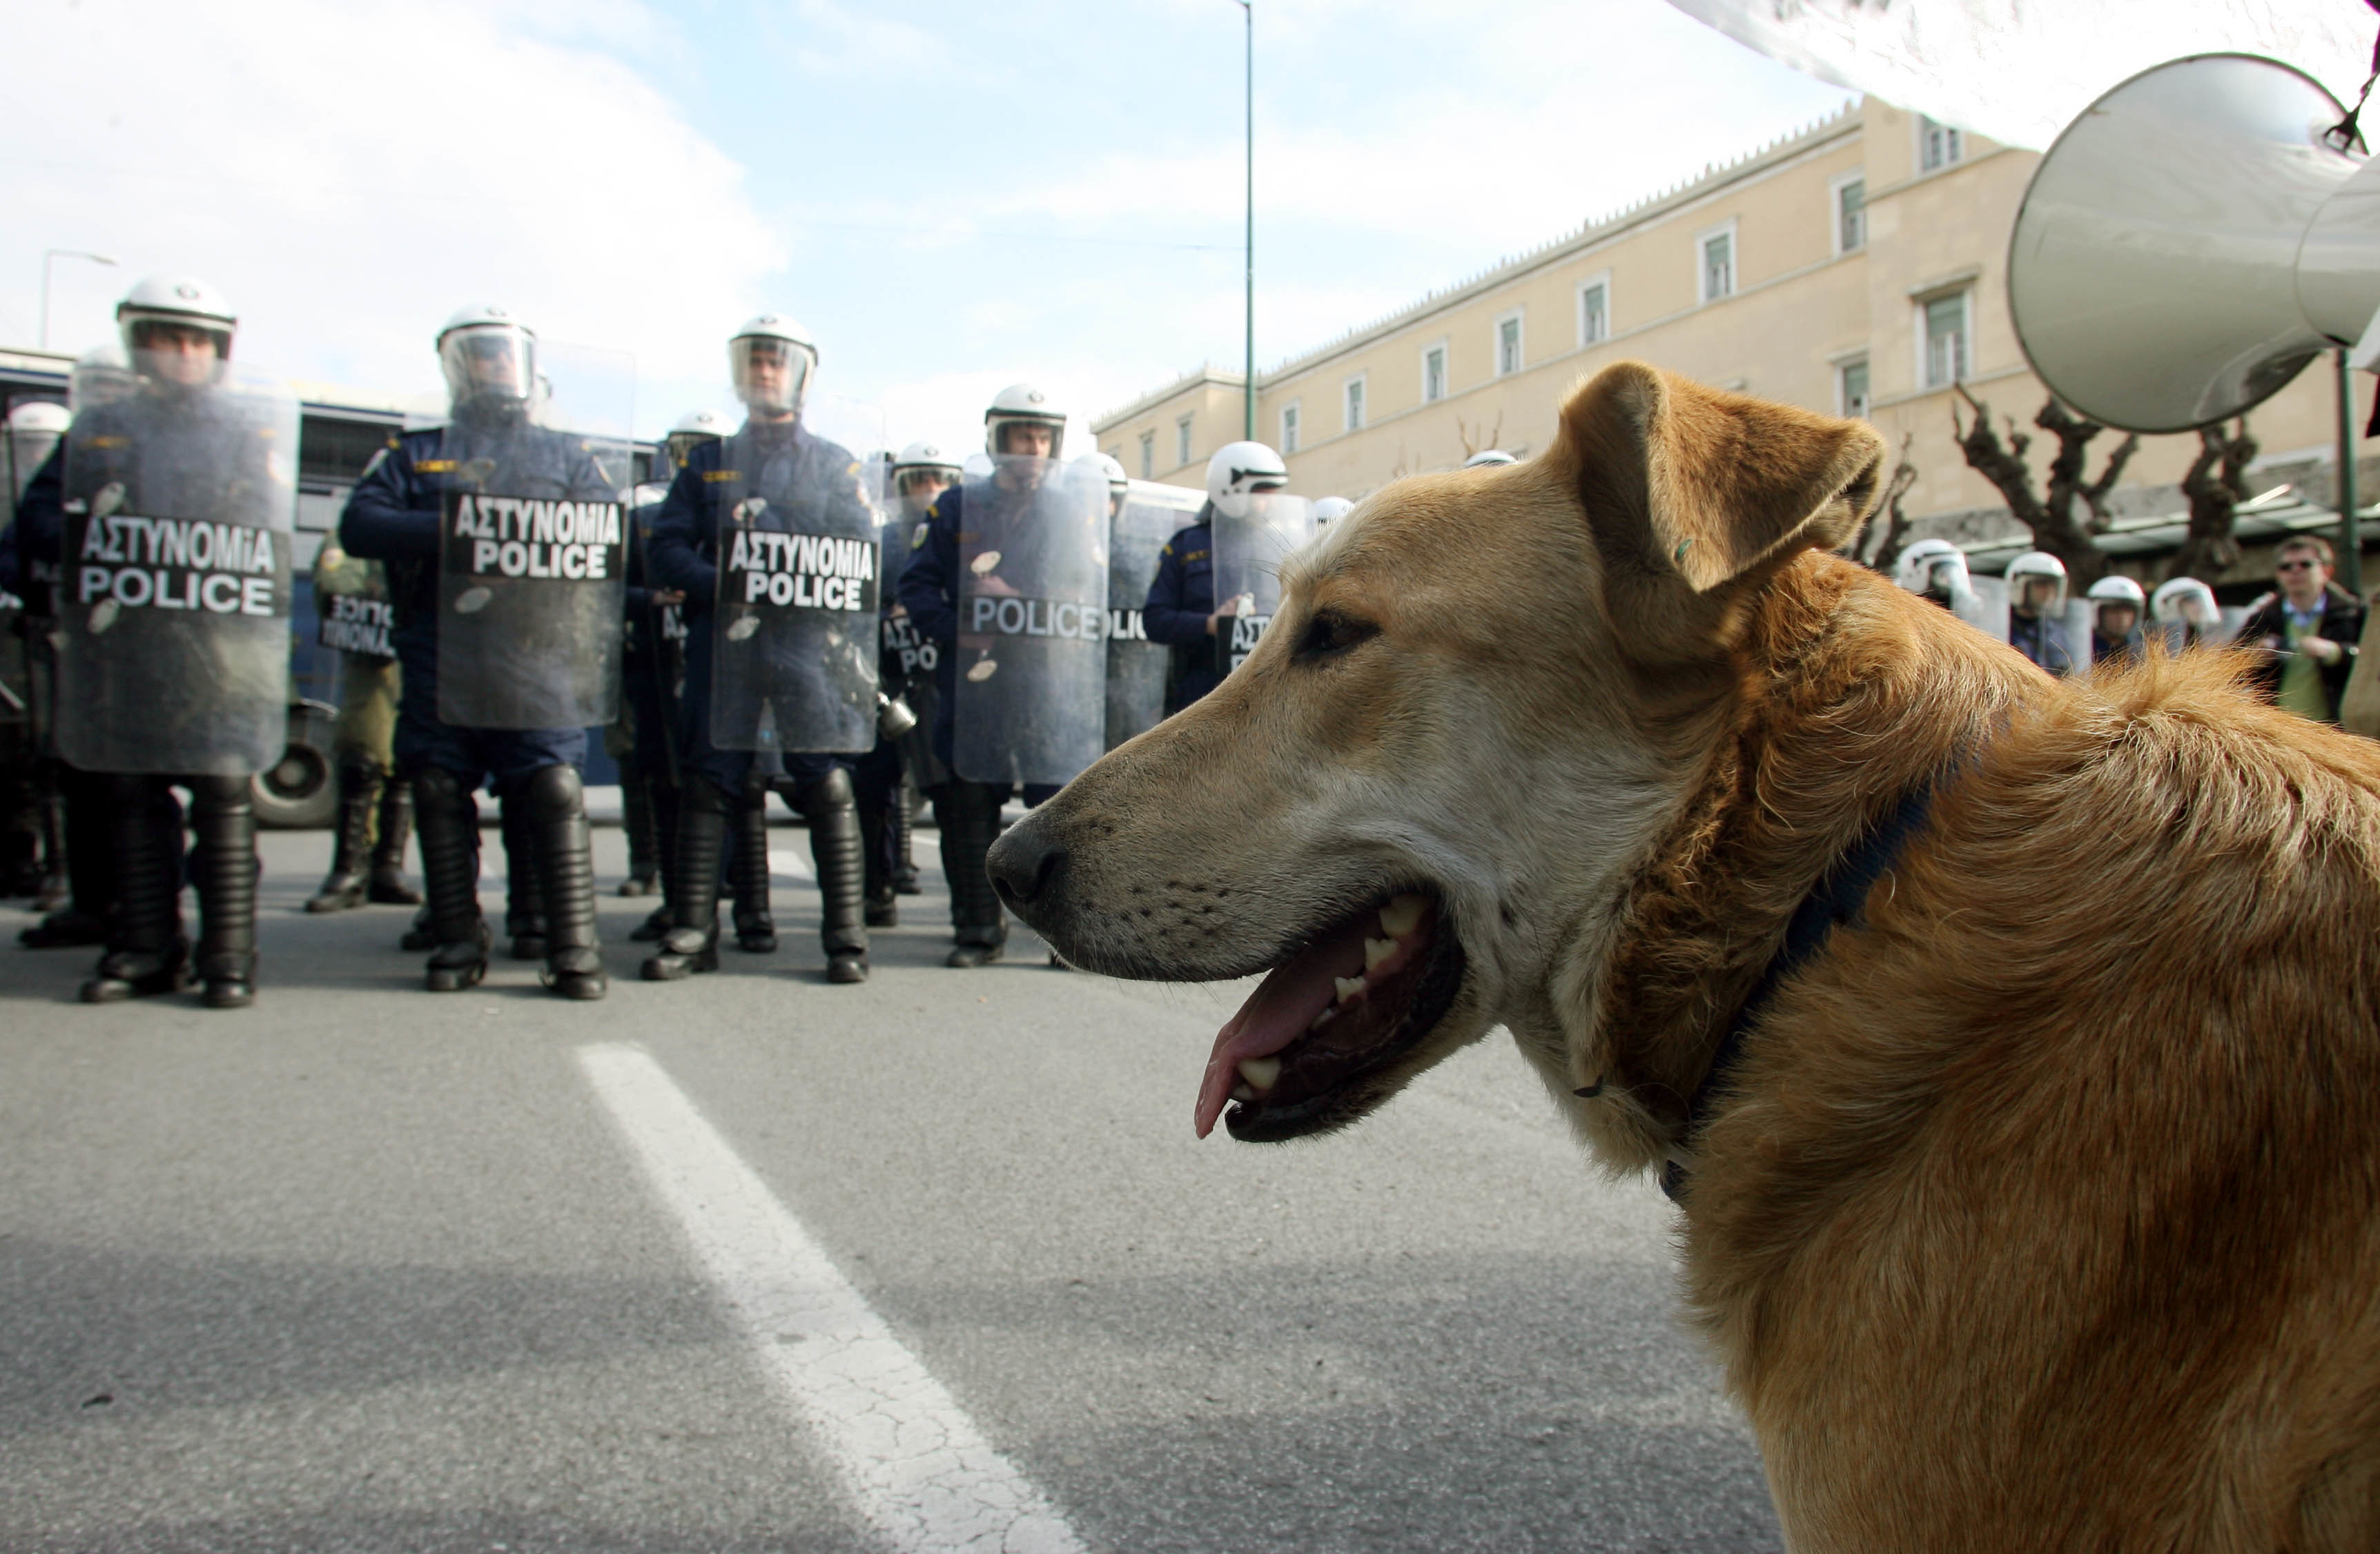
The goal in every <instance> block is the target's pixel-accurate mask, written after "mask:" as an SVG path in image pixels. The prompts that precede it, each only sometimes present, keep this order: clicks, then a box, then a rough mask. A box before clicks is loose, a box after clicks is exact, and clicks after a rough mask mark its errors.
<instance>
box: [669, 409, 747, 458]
mask: <svg viewBox="0 0 2380 1554" xmlns="http://www.w3.org/2000/svg"><path fill="white" fill-rule="evenodd" d="M730 431H735V428H734V427H731V426H729V425H728V424H727V418H726V417H725V416H722V415H721V414H720V413H719V412H718V411H716V410H688V411H687V412H686V414H685V415H683V416H680V417H679V418H678V419H677V424H676V425H675V426H674V427H671V428H670V430H669V456H670V463H671V464H672V465H673V466H674V467H677V468H680V469H683V468H685V467H686V455H689V454H691V453H693V452H694V450H695V449H696V448H698V447H699V446H701V445H702V444H703V443H716V442H719V441H720V440H722V438H724V437H725V436H726V435H727V434H728V433H729V432H730Z"/></svg>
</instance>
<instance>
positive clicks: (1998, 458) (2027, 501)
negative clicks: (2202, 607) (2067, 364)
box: [1950, 383, 2141, 592]
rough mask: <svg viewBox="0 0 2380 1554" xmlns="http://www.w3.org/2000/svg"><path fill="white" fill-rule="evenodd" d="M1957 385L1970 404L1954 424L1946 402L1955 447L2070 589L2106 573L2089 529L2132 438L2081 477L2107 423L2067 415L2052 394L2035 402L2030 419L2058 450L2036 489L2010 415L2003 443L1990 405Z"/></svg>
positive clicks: (2024, 444) (2133, 448)
mask: <svg viewBox="0 0 2380 1554" xmlns="http://www.w3.org/2000/svg"><path fill="white" fill-rule="evenodd" d="M1958 389H1959V397H1960V398H1961V399H1963V400H1965V401H1966V402H1967V404H1968V406H1969V407H1971V408H1972V409H1973V411H1974V415H1973V419H1971V420H1970V421H1969V422H1968V424H1966V425H1965V426H1963V427H1962V426H1961V425H1960V424H1959V407H1957V406H1956V405H1953V406H1951V407H1950V430H1951V431H1952V432H1953V433H1954V434H1955V435H1956V436H1957V437H1958V439H1959V450H1960V452H1961V453H1963V454H1965V455H1966V456H1967V463H1968V465H1969V466H1970V467H1973V469H1974V470H1975V471H1976V472H1977V473H1978V474H1980V475H1982V476H1983V478H1984V479H1985V480H1989V481H1990V482H1991V483H1992V484H1993V485H1995V486H1997V487H1998V488H1999V492H2000V495H2001V496H2003V497H2005V498H2007V500H2008V504H2009V511H2010V512H2011V513H2013V514H2015V515H2016V520H2017V522H2019V523H2021V524H2022V525H2024V527H2025V528H2028V529H2030V530H2032V532H2033V542H2034V546H2035V547H2036V548H2038V549H2040V550H2044V551H2047V552H2049V553H2050V554H2051V555H2054V556H2056V557H2057V558H2058V560H2059V561H2061V562H2063V563H2065V564H2066V575H2067V577H2069V578H2070V579H2071V581H2072V585H2073V587H2074V589H2075V590H2076V591H2077V592H2080V591H2081V590H2082V589H2086V588H2089V587H2090V586H2091V585H2092V584H2093V583H2095V582H2097V581H2098V580H2099V579H2100V578H2102V577H2106V576H2107V557H2106V556H2105V555H2104V554H2102V553H2101V552H2100V550H2099V547H2097V546H2096V545H2094V544H2093V543H2091V536H2093V535H2094V534H2099V533H2103V532H2105V531H2106V529H2107V525H2108V523H2109V521H2110V520H2111V519H2112V518H2113V517H2114V515H2113V514H2112V513H2110V512H2109V511H2108V510H2107V493H2108V492H2110V491H2112V490H2114V489H2115V485H2116V481H2117V480H2119V479H2120V478H2121V477H2122V475H2123V472H2124V466H2125V465H2126V464H2128V463H2130V462H2131V457H2132V455H2133V454H2134V453H2135V452H2137V451H2138V450H2139V448H2140V445H2141V440H2140V437H2139V436H2138V435H2137V434H2135V433H2127V434H2126V436H2125V438H2124V440H2123V441H2122V442H2121V443H2117V444H2116V448H2115V451H2114V452H2113V453H2110V454H2109V455H2107V465H2106V467H2103V468H2102V469H2101V470H2100V471H2099V478H2098V479H2097V480H2085V479H2084V478H2083V469H2084V466H2085V464H2086V463H2087V461H2088V458H2089V450H2090V445H2091V441H2092V439H2093V438H2095V437H2097V436H2098V435H2099V434H2100V433H2101V432H2103V431H2107V428H2106V427H2104V426H2101V425H2100V424H2099V423H2098V422H2097V421H2093V420H2084V419H2082V418H2080V417H2078V416H2076V415H2074V414H2073V413H2072V412H2070V411H2069V410H2068V409H2067V408H2066V407H2065V406H2063V405H2060V404H2059V403H2058V400H2057V398H2056V397H2055V396H2054V395H2053V396H2052V397H2051V398H2049V399H2048V400H2046V402H2044V403H2043V405H2042V407H2041V413H2040V414H2038V415H2036V416H2034V418H2033V424H2034V425H2035V426H2037V427H2039V428H2040V429H2041V430H2042V431H2046V432H2048V433H2049V434H2050V435H2051V436H2052V437H2055V438H2057V439H2058V452H2057V453H2056V454H2055V455H2052V456H2051V458H2050V461H2049V482H2048V487H2047V489H2046V492H2040V493H2036V492H2034V480H2033V467H2032V466H2031V465H2029V464H2027V463H2026V462H2025V459H2024V455H2025V450H2026V449H2027V448H2029V447H2031V446H2032V445H2033V439H2032V438H2031V437H2030V436H2029V435H2027V434H2026V433H2024V432H2022V431H2018V430H2017V426H2016V421H2015V419H2013V418H2010V419H2008V420H2007V421H2006V422H2005V424H2006V425H2007V427H2008V441H2007V442H2006V443H2002V442H2001V441H2000V438H1999V434H1998V432H1996V431H1993V430H1992V410H1991V407H1990V406H1988V405H1985V403H1984V402H1983V401H1982V400H1980V399H1977V398H1976V397H1975V396H1974V395H1972V394H1970V393H1968V392H1967V386H1966V385H1965V384H1964V383H1961V384H1959V385H1958ZM2077 498H2080V499H2081V501H2082V504H2083V508H2084V510H2085V511H2086V512H2087V513H2088V515H2089V516H2088V517H2087V518H2085V517H2083V516H2079V515H2078V514H2077V513H2076V512H2075V510H2074V504H2075V502H2076V499H2077Z"/></svg>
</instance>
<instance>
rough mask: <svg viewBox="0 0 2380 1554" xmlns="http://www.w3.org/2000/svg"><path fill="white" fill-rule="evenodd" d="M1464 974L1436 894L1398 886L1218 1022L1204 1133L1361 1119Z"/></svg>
mask: <svg viewBox="0 0 2380 1554" xmlns="http://www.w3.org/2000/svg"><path fill="white" fill-rule="evenodd" d="M1462 985H1463V946H1462V944H1461V942H1460V941H1458V940H1457V939H1456V937H1455V934H1454V930H1453V928H1452V925H1451V924H1450V923H1448V922H1447V920H1446V917H1445V914H1444V913H1443V912H1442V911H1440V910H1439V904H1438V902H1437V901H1435V900H1434V899H1432V898H1431V897H1429V896H1427V895H1426V894H1423V893H1420V892H1398V893H1396V894H1393V895H1390V896H1389V897H1388V898H1387V899H1385V900H1383V901H1380V902H1378V903H1377V904H1374V905H1371V906H1367V907H1366V908H1365V909H1364V910H1363V911H1362V912H1360V913H1358V914H1357V915H1355V916H1354V917H1350V918H1348V919H1346V920H1345V921H1344V922H1342V923H1341V924H1339V925H1338V926H1337V927H1335V928H1333V929H1329V930H1328V931H1326V932H1324V933H1322V934H1320V935H1318V937H1316V938H1315V939H1314V940H1313V941H1311V942H1310V943H1308V944H1307V945H1306V946H1305V948H1304V949H1302V950H1300V951H1298V952H1297V953H1295V954H1294V955H1292V956H1291V957H1290V958H1289V959H1288V960H1286V961H1284V962H1282V963H1281V965H1278V966H1276V967H1274V968H1273V972H1272V974H1271V975H1270V976H1269V977H1266V978H1265V979H1264V982H1263V984H1262V985H1261V986H1259V987H1258V988H1257V990H1256V991H1255V992H1253V993H1251V994H1249V995H1248V1001H1247V1002H1245V1003H1244V1004H1242V1005H1241V1006H1240V1012H1239V1013H1238V1014H1234V1015H1233V1016H1232V1017H1231V1019H1230V1020H1228V1021H1226V1022H1225V1023H1224V1026H1223V1028H1222V1029H1221V1030H1220V1031H1219V1032H1218V1033H1216V1037H1215V1050H1214V1052H1213V1054H1212V1055H1211V1056H1210V1057H1208V1060H1207V1074H1206V1078H1205V1080H1204V1081H1203V1082H1202V1083H1201V1084H1200V1086H1199V1087H1198V1113H1197V1122H1198V1136H1199V1137H1201V1138H1204V1137H1206V1136H1207V1135H1208V1133H1209V1132H1211V1131H1212V1130H1213V1128H1214V1126H1215V1119H1216V1118H1217V1117H1219V1116H1221V1115H1222V1112H1223V1105H1224V1103H1225V1102H1226V1101H1236V1102H1237V1103H1238V1104H1237V1105H1236V1106H1234V1107H1233V1109H1232V1112H1231V1115H1230V1117H1229V1118H1228V1119H1226V1120H1225V1123H1224V1125H1225V1126H1226V1127H1227V1128H1228V1129H1229V1130H1230V1131H1231V1135H1232V1136H1233V1137H1234V1138H1238V1139H1244V1140H1248V1141H1251V1142H1268V1141H1271V1140H1274V1139H1282V1138H1294V1137H1297V1136H1298V1135H1303V1134H1308V1133H1314V1132H1318V1131H1319V1130H1322V1129H1325V1128H1330V1127H1336V1126H1338V1125H1340V1124H1341V1123H1347V1122H1352V1121H1353V1120H1354V1118H1356V1117H1358V1116H1361V1115H1362V1114H1363V1113H1364V1112H1365V1111H1368V1110H1370V1108H1371V1106H1372V1105H1373V1104H1374V1102H1375V1101H1376V1100H1377V1099H1379V1098H1378V1096H1377V1095H1376V1094H1373V1093H1371V1092H1373V1091H1374V1090H1375V1088H1376V1087H1374V1086H1371V1085H1367V1084H1366V1080H1371V1079H1375V1078H1377V1077H1378V1076H1379V1075H1381V1074H1382V1073H1383V1072H1384V1071H1385V1070H1387V1069H1388V1068H1390V1066H1392V1065H1393V1064H1394V1063H1395V1062H1396V1060H1397V1059H1399V1058H1401V1057H1403V1055H1404V1054H1405V1053H1407V1052H1409V1051H1411V1050H1413V1048H1414V1047H1415V1045H1416V1044H1418V1043H1419V1042H1420V1041H1421V1039H1422V1038H1424V1037H1426V1036H1427V1035H1428V1034H1429V1033H1430V1032H1431V1031H1432V1030H1434V1029H1436V1028H1437V1026H1438V1023H1439V1020H1441V1019H1443V1018H1444V1017H1445V1015H1446V1012H1447V1010H1448V1008H1449V1007H1451V1005H1452V1003H1453V1002H1454V995H1455V992H1456V990H1457V989H1460V988H1461V987H1462Z"/></svg>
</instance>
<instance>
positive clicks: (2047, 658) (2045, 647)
mask: <svg viewBox="0 0 2380 1554" xmlns="http://www.w3.org/2000/svg"><path fill="white" fill-rule="evenodd" d="M2009 646H2010V647H2011V648H2014V649H2015V650H2017V651H2018V652H2020V653H2022V654H2023V655H2024V656H2025V657H2026V658H2028V659H2031V660H2032V661H2033V662H2034V663H2036V664H2039V665H2040V666H2041V667H2042V668H2044V669H2046V670H2047V671H2048V672H2049V673H2050V674H2055V675H2057V676H2058V678H2059V679H2061V680H2062V679H2064V678H2065V677H2066V676H2067V675H2069V674H2073V673H2074V650H2073V649H2072V648H2071V647H2070V646H2069V645H2068V643H2067V640H2066V623H2065V622H2064V621H2061V620H2052V619H2050V618H2049V617H2048V616H2047V615H2035V616H2034V618H2033V619H2031V620H2026V619H2025V618H2024V617H2023V616H2022V615H2020V614H2018V613H2015V612H2014V611H2010V613H2009Z"/></svg>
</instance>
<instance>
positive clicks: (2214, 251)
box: [2009, 54, 2380, 432]
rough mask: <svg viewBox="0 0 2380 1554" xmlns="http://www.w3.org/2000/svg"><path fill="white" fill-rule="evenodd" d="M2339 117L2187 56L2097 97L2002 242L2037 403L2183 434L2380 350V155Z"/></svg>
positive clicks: (2275, 69) (2326, 97) (2297, 79)
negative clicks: (2311, 374)
mask: <svg viewBox="0 0 2380 1554" xmlns="http://www.w3.org/2000/svg"><path fill="white" fill-rule="evenodd" d="M2346 115H2347V110H2346V109H2345V107H2343V106H2342V105H2341V104H2340V103H2339V102H2338V99H2337V98H2335V97H2333V96H2332V95H2331V94H2330V93H2329V92H2328V91H2325V89H2324V88H2323V87H2322V85H2321V84H2320V83H2319V82H2317V81H2315V80H2314V79H2312V78H2311V77H2309V76H2307V75H2305V74H2304V73H2303V72H2302V71H2300V70H2296V69H2292V68H2291V67H2289V66H2287V65H2282V64H2279V63H2277V61H2274V60H2270V59H2263V58H2259V57H2257V56H2255V55H2240V54H2208V55H2192V56H2191V57H2189V58H2186V59H2177V60H2174V61H2173V62H2171V63H2170V64H2167V65H2160V66H2158V67H2156V68H2155V69H2154V70H2148V71H2143V73H2142V74H2140V75H2137V76H2134V77H2133V78H2132V79H2131V80H2128V81H2126V82H2125V83H2124V84H2123V85H2121V86H2119V87H2117V88H2116V89H2115V90H2114V91H2110V92H2108V93H2107V95H2106V96H2104V97H2102V98H2100V99H2099V100H2098V101H2097V102H2096V103H2093V104H2092V105H2091V106H2090V107H2089V108H2088V109H2086V110H2084V111H2083V115H2082V116H2081V117H2080V118H2078V119H2076V120H2075V121H2074V122H2073V123H2072V124H2070V125H2069V126H2068V127H2067V128H2066V132H2065V133H2064V134H2062V135H2060V136H2059V137H2058V140H2057V143H2056V144H2054V145H2052V146H2051V147H2050V148H2049V152H2048V154H2047V155H2046V156H2044V157H2043V158H2042V162H2041V165H2040V166H2039V167H2038V168H2036V169H2034V175H2033V183H2032V185H2031V187H2030V188H2027V189H2026V190H2025V196H2024V203H2023V205H2022V208H2020V210H2019V211H2018V212H2017V219H2016V229H2015V231H2014V233H2013V234H2012V235H2011V236H2010V240H2009V307H2010V311H2011V313H2012V314H2013V315H2014V317H2015V321H2016V332H2017V339H2018V341H2019V342H2020V343H2021V344H2022V346H2023V347H2024V354H2025V357H2026V358H2027V359H2028V360H2030V361H2031V362H2032V363H2033V369H2034V372H2035V373H2037V374H2039V376H2040V378H2041V381H2042V382H2044V383H2046V385H2048V387H2049V390H2050V392H2051V393H2053V394H2055V395H2058V398H2060V399H2062V400H2064V401H2065V402H2066V403H2067V404H2069V405H2070V406H2072V407H2074V408H2075V409H2077V410H2079V411H2081V412H2082V413H2083V415H2086V416H2088V417H2090V418H2091V419H2094V420H2096V421H2100V422H2103V423H2105V424H2107V425H2108V426H2112V427H2117V428H2120V429H2121V430H2123V431H2143V432H2159V431H2189V430H2190V429H2191V428H2192V427H2198V426H2204V425H2206V424H2208V423H2209V422H2212V421H2218V420H2221V419H2225V418H2226V417H2229V416H2236V415H2238V414H2240V412H2241V411H2244V410H2246V409H2248V408H2249V407H2251V406H2253V405H2256V404H2258V403H2260V402H2262V401H2263V400H2265V399H2266V398H2268V397H2270V396H2271V395H2274V394H2276V393H2278V392H2279V391H2280V389H2281V388H2282V387H2283V386H2284V385H2285V384H2287V383H2288V382H2289V380H2290V379H2292V378H2294V377H2296V376H2297V374H2298V372H2299V370H2301V369H2302V368H2303V367H2304V366H2305V365H2306V363H2307V362H2309V361H2311V360H2313V358H2314V357H2315V356H2316V355H2318V354H2319V353H2321V352H2323V351H2325V350H2327V349H2330V348H2333V347H2335V346H2359V349H2358V351H2357V353H2356V358H2355V364H2356V365H2357V366H2359V367H2366V368H2369V367H2373V366H2374V365H2375V362H2374V357H2375V356H2380V329H2375V328H2374V314H2375V312H2380V162H2367V161H2366V160H2365V158H2364V152H2363V148H2362V145H2361V144H2357V145H2354V146H2351V147H2348V148H2345V149H2341V148H2339V147H2338V146H2336V145H2334V144H2332V143H2331V142H2330V140H2328V139H2327V132H2328V131H2329V130H2331V129H2332V128H2333V127H2335V126H2337V125H2338V123H2339V121H2340V120H2341V119H2343V118H2345V117H2346Z"/></svg>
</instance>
